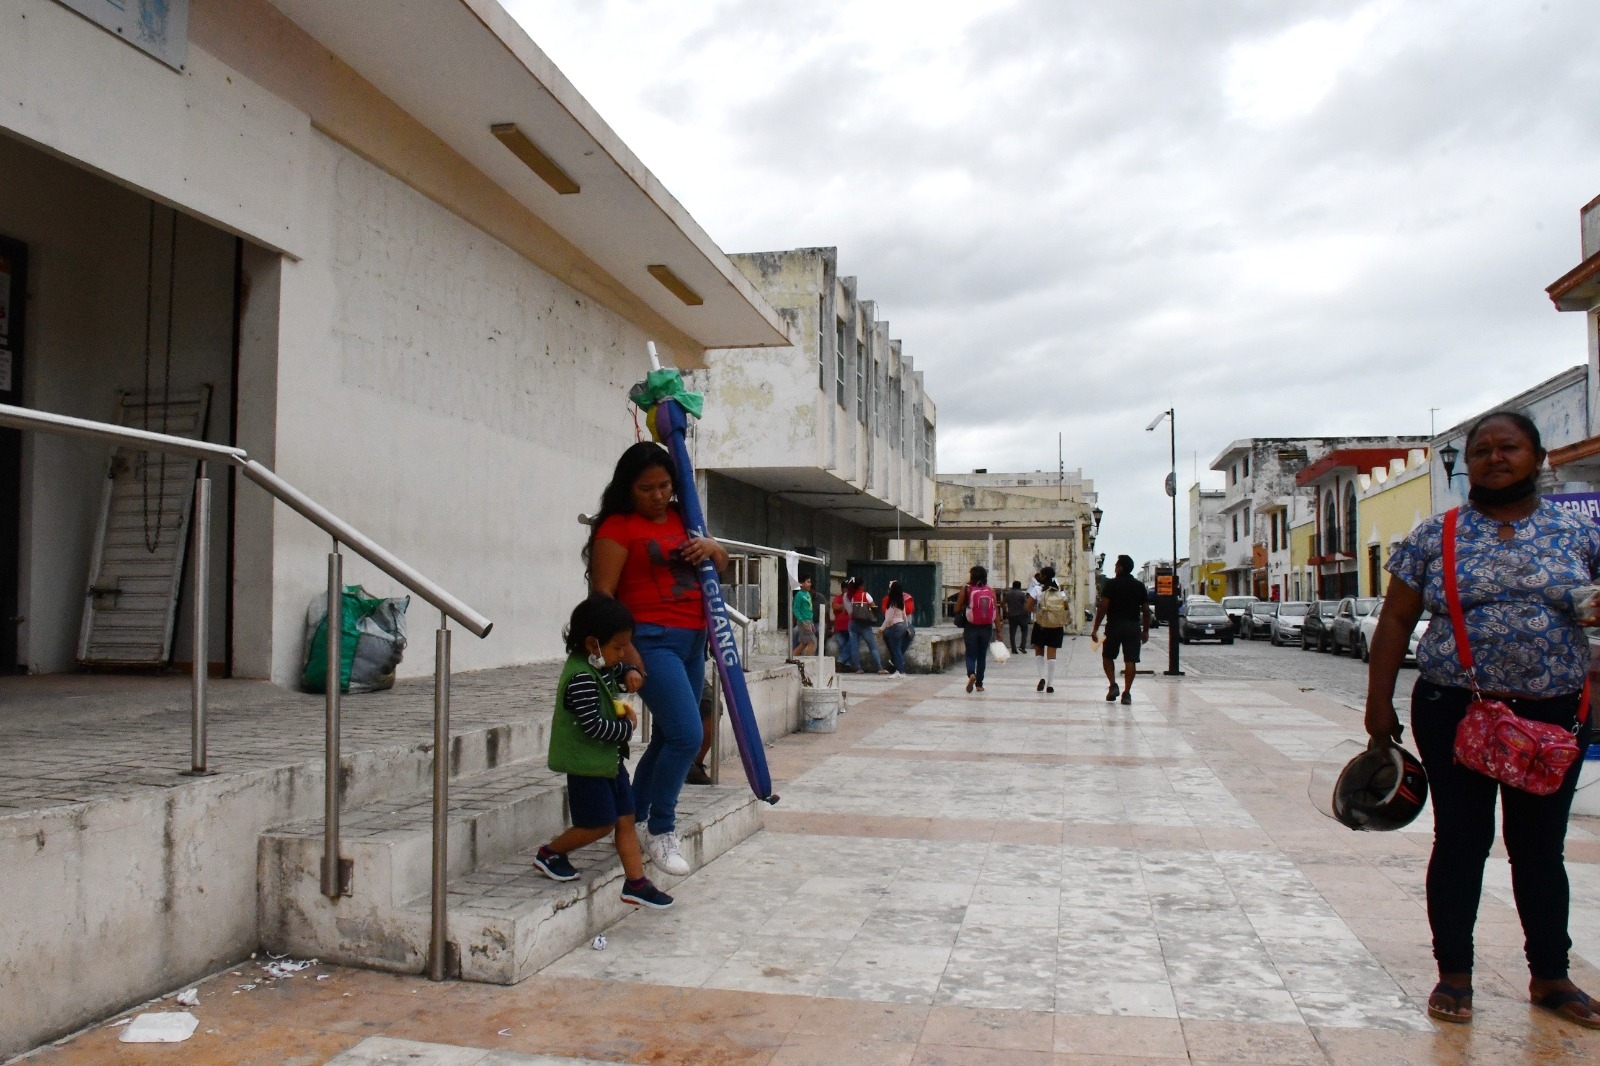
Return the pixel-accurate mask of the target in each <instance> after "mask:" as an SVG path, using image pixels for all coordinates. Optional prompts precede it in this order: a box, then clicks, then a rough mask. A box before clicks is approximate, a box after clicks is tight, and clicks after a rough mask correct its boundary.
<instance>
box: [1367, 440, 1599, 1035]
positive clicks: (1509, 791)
mask: <svg viewBox="0 0 1600 1066" xmlns="http://www.w3.org/2000/svg"><path fill="white" fill-rule="evenodd" d="M1544 459H1545V453H1544V448H1543V447H1542V445H1541V443H1540V439H1539V430H1538V429H1537V428H1536V427H1535V426H1534V424H1533V423H1532V422H1531V421H1530V420H1529V419H1528V418H1526V417H1525V416H1523V415H1521V414H1517V413H1514V412H1495V413H1493V414H1489V415H1486V416H1484V417H1483V418H1481V419H1479V420H1478V422H1477V423H1476V424H1474V425H1473V427H1472V428H1471V429H1470V430H1469V431H1468V432H1467V441H1466V464H1467V480H1468V482H1469V483H1470V484H1471V491H1470V493H1469V495H1468V499H1469V500H1470V503H1469V504H1468V505H1466V506H1464V507H1462V508H1461V510H1460V515H1459V517H1458V520H1457V524H1458V529H1457V532H1456V537H1457V544H1456V566H1457V585H1458V594H1459V598H1460V601H1461V609H1462V613H1463V615H1464V616H1465V621H1466V628H1467V636H1468V639H1469V641H1470V642H1471V649H1472V658H1473V660H1474V668H1475V670H1476V673H1477V677H1478V685H1479V687H1480V688H1481V689H1482V691H1483V692H1484V694H1485V695H1488V696H1493V697H1495V698H1499V699H1502V700H1504V701H1505V702H1506V703H1508V704H1510V705H1511V706H1512V707H1513V708H1514V709H1515V710H1516V712H1517V713H1518V714H1520V715H1522V716H1523V717H1525V718H1531V719H1535V720H1537V721H1541V722H1553V723H1556V724H1559V725H1562V726H1566V727H1572V726H1574V725H1575V724H1576V722H1577V715H1578V705H1579V703H1580V701H1581V698H1582V693H1583V687H1584V679H1585V677H1586V676H1587V674H1588V670H1589V642H1588V638H1587V637H1586V636H1585V634H1584V632H1583V626H1584V625H1585V624H1591V625H1592V624H1594V623H1595V619H1592V618H1581V619H1580V618H1578V617H1577V616H1576V612H1575V610H1574V606H1573V592H1574V590H1576V589H1578V588H1580V587H1582V586H1584V585H1589V584H1591V583H1593V582H1594V580H1595V577H1596V575H1600V526H1597V525H1595V524H1594V523H1592V522H1591V521H1589V520H1588V519H1587V518H1583V517H1580V516H1577V515H1574V514H1571V513H1569V512H1567V511H1564V510H1562V509H1560V508H1558V507H1556V506H1555V505H1554V504H1551V503H1547V502H1544V501H1542V500H1541V499H1540V498H1539V495H1538V493H1537V491H1536V489H1535V481H1536V479H1537V477H1538V474H1539V469H1540V467H1541V466H1543V464H1544ZM1442 527H1443V516H1442V515H1434V516H1433V517H1432V518H1430V519H1428V520H1427V521H1425V522H1423V523H1422V524H1421V525H1419V526H1418V527H1417V528H1416V529H1414V530H1412V531H1411V535H1410V536H1409V537H1407V538H1406V540H1405V542H1404V543H1403V544H1401V545H1400V547H1399V548H1398V549H1396V551H1395V553H1394V555H1393V557H1392V558H1390V560H1389V564H1388V567H1387V569H1388V571H1389V572H1390V573H1391V574H1392V575H1394V577H1395V578H1397V579H1398V580H1391V581H1390V582H1389V588H1388V592H1387V594H1386V595H1385V597H1384V603H1383V613H1382V614H1381V615H1380V616H1379V623H1378V629H1377V632H1376V633H1374V634H1373V638H1372V664H1371V667H1370V672H1369V674H1368V681H1367V711H1366V726H1367V733H1368V734H1369V735H1371V737H1372V738H1373V744H1374V745H1376V744H1380V743H1387V742H1388V740H1389V739H1390V738H1396V739H1398V738H1399V736H1400V732H1401V730H1400V722H1399V719H1398V717H1397V716H1396V715H1395V710H1394V685H1395V678H1396V676H1397V674H1398V673H1399V669H1400V661H1401V659H1402V658H1403V656H1404V655H1405V651H1406V644H1407V641H1408V638H1409V636H1410V633H1411V630H1412V627H1413V626H1415V625H1416V623H1417V619H1418V618H1419V617H1420V616H1421V613H1422V610H1423V608H1427V609H1428V610H1431V611H1432V612H1433V620H1432V621H1431V622H1430V623H1429V624H1428V630H1427V633H1426V634H1425V635H1424V636H1423V638H1422V641H1421V643H1420V644H1419V645H1418V647H1417V668H1418V673H1419V675H1420V676H1419V677H1418V679H1417V683H1416V687H1415V688H1414V689H1413V690H1412V693H1411V727H1412V730H1413V732H1414V734H1415V739H1416V744H1417V750H1418V752H1419V753H1420V754H1421V756H1422V761H1423V764H1424V765H1425V766H1426V767H1427V770H1428V783H1429V785H1430V790H1431V801H1432V804H1433V824H1434V828H1433V855H1432V857H1431V858H1430V859H1429V861H1428V924H1429V926H1430V928H1431V929H1432V931H1433V955H1434V960H1435V961H1436V962H1437V963H1438V967H1439V983H1438V985H1437V986H1436V987H1435V988H1434V990H1433V993H1432V994H1431V995H1430V996H1429V997H1428V1014H1429V1015H1431V1016H1432V1017H1434V1018H1438V1019H1440V1020H1441V1021H1448V1022H1467V1021H1470V1020H1471V1019H1472V961H1473V960H1472V955H1473V944H1472V928H1473V925H1474V924H1475V923H1476V921H1477V916H1478V900H1479V897H1480V896H1481V895H1482V892H1483V865H1484V861H1485V860H1486V859H1487V858H1488V857H1489V849H1490V848H1491V847H1492V846H1493V844H1494V809H1495V801H1496V799H1497V798H1498V799H1499V801H1500V803H1501V804H1502V806H1503V811H1504V813H1503V821H1504V829H1505V842H1506V852H1507V854H1508V856H1509V857H1510V860H1511V884H1512V892H1513V895H1514V896H1515V898H1516V903H1517V914H1518V916H1519V917H1520V918H1521V919H1522V930H1523V936H1524V939H1525V943H1524V951H1525V954H1526V955H1527V959H1528V969H1529V972H1530V974H1531V980H1530V982H1529V985H1528V992H1529V995H1530V997H1531V999H1532V1000H1533V1002H1534V1003H1535V1004H1537V1005H1538V1006H1541V1007H1544V1008H1546V1009H1547V1010H1551V1011H1554V1012H1555V1013H1557V1014H1559V1015H1561V1016H1562V1017H1564V1018H1566V1019H1568V1020H1569V1021H1573V1022H1576V1023H1578V1024H1579V1025H1583V1026H1586V1027H1588V1028H1591V1029H1593V1028H1600V1014H1597V1013H1596V1009H1595V1006H1596V1005H1595V1004H1594V1003H1593V1002H1591V1000H1590V999H1589V997H1588V996H1587V995H1585V994H1584V993H1583V992H1582V991H1581V990H1579V989H1578V987H1577V986H1576V985H1574V984H1573V983H1572V981H1571V980H1570V979H1569V978H1568V976H1567V953H1568V951H1569V950H1570V949H1571V947H1572V940H1571V938H1570V937H1568V935H1567V909H1568V887H1567V870H1566V865H1565V860H1564V857H1563V849H1564V847H1565V840H1566V832H1567V814H1568V810H1569V808H1570V807H1571V805H1572V793H1573V791H1574V789H1575V788H1576V787H1577V779H1578V772H1579V767H1578V766H1576V765H1575V766H1574V767H1573V768H1572V770H1571V771H1570V773H1569V774H1568V776H1567V779H1566V780H1565V782H1563V784H1562V786H1561V788H1560V789H1559V790H1558V791H1557V792H1555V793H1554V794H1553V795H1549V796H1535V795H1533V794H1532V793H1529V792H1523V791H1521V790H1519V789H1515V788H1512V787H1510V786H1505V785H1500V784H1499V783H1498V782H1496V781H1494V780H1493V779H1492V778H1489V777H1485V776H1484V775H1482V774H1479V773H1476V772H1474V771H1472V770H1468V769H1467V768H1466V767H1464V766H1460V765H1458V764H1457V763H1456V761H1455V736H1456V726H1457V725H1458V724H1459V723H1460V722H1461V719H1462V718H1463V717H1464V716H1465V714H1466V709H1467V705H1468V704H1469V703H1471V702H1472V691H1471V682H1470V679H1469V678H1468V676H1467V674H1466V672H1465V671H1464V670H1463V669H1462V667H1461V662H1460V658H1459V656H1458V655H1457V650H1456V640H1455V633H1454V630H1453V628H1452V626H1451V622H1450V610H1449V607H1448V605H1447V604H1446V603H1445V598H1444V584H1443V569H1442V567H1443V558H1442V543H1443V542H1442V533H1443V528H1442ZM1589 732H1590V731H1589V729H1588V728H1587V727H1585V729H1584V735H1583V736H1581V737H1580V738H1579V743H1580V744H1581V743H1586V742H1587V741H1588V739H1589V736H1588V735H1589Z"/></svg>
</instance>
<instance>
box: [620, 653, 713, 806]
mask: <svg viewBox="0 0 1600 1066" xmlns="http://www.w3.org/2000/svg"><path fill="white" fill-rule="evenodd" d="M633 646H634V647H635V648H637V649H638V650H639V658H641V659H643V660H644V669H645V675H646V676H645V681H644V687H643V688H641V689H640V690H639V695H641V696H643V697H644V702H645V703H646V704H647V705H648V706H649V707H650V715H651V721H652V724H653V728H652V731H651V734H650V744H649V746H648V747H646V748H645V749H644V755H642V756H641V757H640V758H639V764H638V765H637V766H636V767H634V770H633V806H634V811H635V818H636V819H637V820H638V821H639V822H640V823H641V824H643V825H645V826H646V827H647V828H648V829H649V830H650V832H652V833H656V834H660V833H670V832H672V831H673V830H675V829H676V828H677V824H678V793H679V792H681V791H683V782H684V779H685V778H686V777H688V776H689V767H690V766H691V765H692V764H693V763H694V757H695V753H697V752H698V751H699V750H700V741H701V739H702V737H703V736H704V733H703V732H702V731H701V727H700V690H701V689H702V688H704V687H705V678H706V631H705V630H703V629H672V628H668V627H667V626H658V625H653V624H651V623H648V622H640V623H639V624H638V626H636V627H635V628H634V631H633Z"/></svg>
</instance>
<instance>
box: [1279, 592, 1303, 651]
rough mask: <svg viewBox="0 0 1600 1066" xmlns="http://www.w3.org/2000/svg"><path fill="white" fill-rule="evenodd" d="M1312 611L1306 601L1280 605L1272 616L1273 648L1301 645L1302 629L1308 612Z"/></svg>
mask: <svg viewBox="0 0 1600 1066" xmlns="http://www.w3.org/2000/svg"><path fill="white" fill-rule="evenodd" d="M1310 609H1311V604H1309V603H1307V602H1306V601H1305V600H1285V601H1283V602H1282V603H1280V604H1278V609H1277V610H1276V611H1275V612H1273V615H1272V631H1271V640H1272V646H1273V647H1275V648H1281V647H1283V646H1284V645H1285V644H1298V643H1300V627H1301V626H1302V625H1304V624H1305V620H1306V612H1307V611H1309V610H1310Z"/></svg>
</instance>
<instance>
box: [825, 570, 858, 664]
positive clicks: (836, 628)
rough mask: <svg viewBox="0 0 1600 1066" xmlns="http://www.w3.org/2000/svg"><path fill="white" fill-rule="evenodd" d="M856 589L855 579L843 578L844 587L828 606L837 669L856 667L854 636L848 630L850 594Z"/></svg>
mask: <svg viewBox="0 0 1600 1066" xmlns="http://www.w3.org/2000/svg"><path fill="white" fill-rule="evenodd" d="M855 589H856V579H855V578H853V577H847V578H845V579H844V587H843V588H842V589H841V590H840V592H839V594H838V595H836V596H834V598H833V600H832V602H831V603H830V604H829V606H830V607H831V608H832V610H833V639H834V641H835V643H836V645H837V654H838V657H839V671H840V672H841V673H843V672H844V671H846V670H854V669H855V668H856V638H855V634H854V633H852V632H851V631H850V598H849V597H850V594H851V593H852V592H854V591H855Z"/></svg>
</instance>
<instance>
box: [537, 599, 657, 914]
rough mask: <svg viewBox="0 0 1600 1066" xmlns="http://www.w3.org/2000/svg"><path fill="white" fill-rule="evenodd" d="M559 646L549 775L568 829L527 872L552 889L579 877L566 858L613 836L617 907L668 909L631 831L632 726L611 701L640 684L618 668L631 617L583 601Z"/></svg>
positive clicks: (622, 707) (628, 712)
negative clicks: (620, 880) (557, 777)
mask: <svg viewBox="0 0 1600 1066" xmlns="http://www.w3.org/2000/svg"><path fill="white" fill-rule="evenodd" d="M566 640H567V663H566V666H564V667H563V668H562V670H561V682H560V684H559V685H557V687H556V716H555V721H554V723H553V724H552V725H551V728H550V769H552V770H555V771H556V772H557V773H564V774H566V775H567V807H568V808H569V809H570V810H571V812H572V828H570V829H568V830H567V831H566V832H564V833H562V834H561V835H560V836H558V837H556V838H555V839H554V840H552V841H550V843H548V844H546V845H544V846H543V847H541V848H540V849H539V852H538V854H537V855H536V856H535V857H534V860H533V862H534V865H535V866H537V867H539V869H540V870H541V871H542V872H543V873H544V874H545V876H547V877H551V878H554V879H555V880H557V881H576V880H577V879H578V871H577V870H575V869H573V866H572V863H571V862H569V861H567V853H568V852H571V851H573V850H575V849H577V848H581V847H583V846H584V845H585V844H593V843H594V842H595V841H597V840H603V839H605V837H606V834H608V833H614V834H615V836H616V845H617V855H618V856H619V857H620V858H621V859H622V872H623V874H624V875H625V876H626V877H627V882H626V883H625V884H624V885H623V888H622V902H624V903H631V904H633V905H634V906H636V907H653V908H656V909H658V910H659V909H661V908H663V907H670V906H672V897H671V896H669V895H667V894H666V893H665V892H663V891H661V890H660V889H659V888H657V887H656V886H655V885H653V884H651V883H650V880H649V878H647V877H645V875H644V859H643V857H642V856H641V855H640V852H639V837H638V834H637V833H636V832H635V831H634V827H633V785H632V783H631V782H630V781H629V780H628V768H627V767H626V766H625V765H623V760H625V759H626V758H627V754H628V741H629V740H630V739H631V738H632V736H633V731H634V729H635V727H637V726H638V724H639V720H638V717H637V716H636V715H635V713H634V710H633V708H632V707H629V706H627V705H626V704H623V703H620V702H619V701H618V699H617V696H618V693H619V691H620V689H622V688H627V689H628V690H630V691H632V690H635V689H637V688H638V687H639V685H640V684H641V683H642V681H643V678H642V677H641V676H640V675H639V672H638V671H639V668H638V667H636V666H630V665H625V664H623V662H622V659H623V656H624V655H626V654H627V651H628V648H629V646H630V645H632V643H633V615H632V613H631V612H629V610H628V609H627V608H626V607H624V606H623V605H622V604H620V603H618V602H617V601H616V600H614V599H612V598H611V597H609V596H590V597H589V598H588V599H586V600H584V601H583V602H582V603H580V604H578V606H576V607H574V608H573V609H572V618H571V620H570V621H569V622H568V624H567V631H566Z"/></svg>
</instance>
